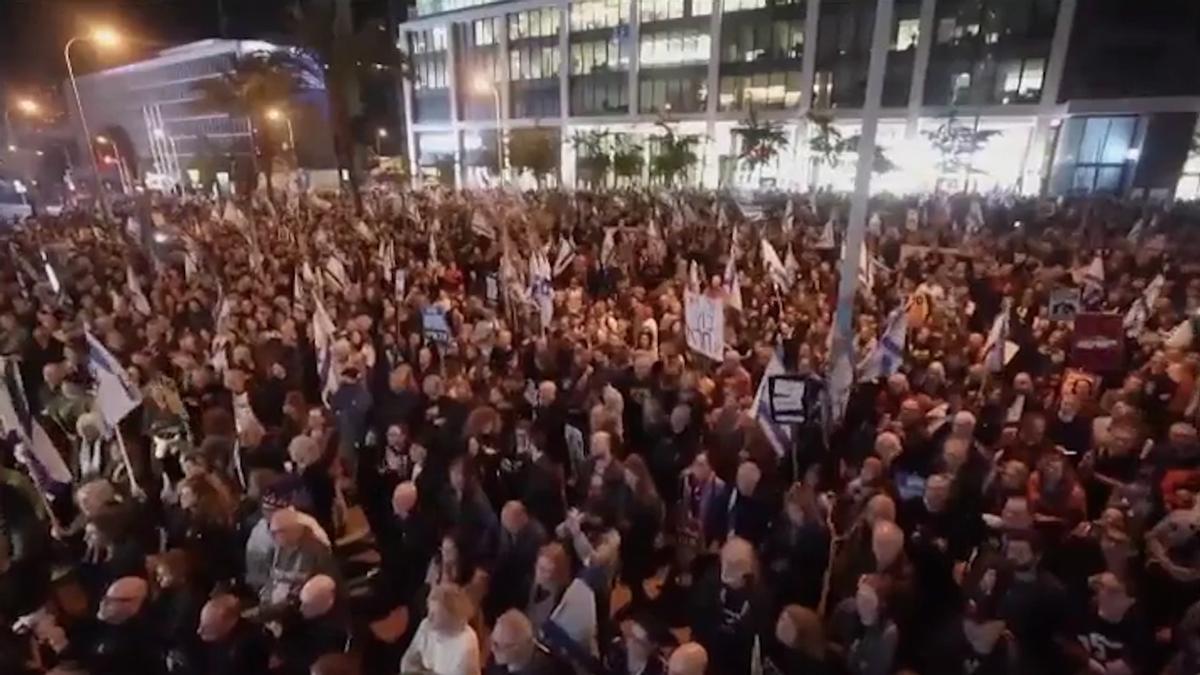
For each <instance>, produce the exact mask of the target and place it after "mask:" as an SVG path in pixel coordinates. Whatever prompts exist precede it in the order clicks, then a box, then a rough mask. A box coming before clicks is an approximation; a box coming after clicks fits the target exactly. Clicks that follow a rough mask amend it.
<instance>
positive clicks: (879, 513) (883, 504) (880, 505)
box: [863, 494, 896, 527]
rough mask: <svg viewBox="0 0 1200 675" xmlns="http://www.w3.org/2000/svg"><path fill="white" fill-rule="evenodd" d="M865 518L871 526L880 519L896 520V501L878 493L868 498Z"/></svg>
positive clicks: (864, 513)
mask: <svg viewBox="0 0 1200 675" xmlns="http://www.w3.org/2000/svg"><path fill="white" fill-rule="evenodd" d="M863 518H865V519H866V521H867V524H868V525H870V526H871V527H874V526H875V524H876V523H878V522H880V521H888V522H896V502H894V501H892V498H891V497H889V496H887V495H885V494H877V495H875V496H874V497H871V498H870V499H869V500H867V507H866V509H865V510H864V512H863Z"/></svg>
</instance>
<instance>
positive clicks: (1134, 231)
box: [1126, 218, 1146, 244]
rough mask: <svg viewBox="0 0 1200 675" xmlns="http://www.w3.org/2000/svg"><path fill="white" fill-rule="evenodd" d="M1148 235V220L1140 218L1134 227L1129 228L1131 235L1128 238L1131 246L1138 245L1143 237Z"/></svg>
mask: <svg viewBox="0 0 1200 675" xmlns="http://www.w3.org/2000/svg"><path fill="white" fill-rule="evenodd" d="M1145 233H1146V219H1145V218H1138V219H1137V222H1135V223H1134V224H1133V227H1131V228H1129V234H1128V235H1127V236H1126V238H1128V239H1129V242H1130V243H1131V244H1137V243H1138V242H1140V241H1141V240H1142V235H1143V234H1145Z"/></svg>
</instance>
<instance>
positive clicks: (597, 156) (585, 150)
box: [571, 129, 613, 189]
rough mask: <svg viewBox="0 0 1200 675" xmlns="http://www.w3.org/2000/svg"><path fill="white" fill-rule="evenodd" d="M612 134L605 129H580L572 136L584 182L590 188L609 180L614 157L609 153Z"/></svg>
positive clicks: (577, 165)
mask: <svg viewBox="0 0 1200 675" xmlns="http://www.w3.org/2000/svg"><path fill="white" fill-rule="evenodd" d="M611 138H612V134H610V133H609V132H608V131H606V130H604V129H592V130H591V131H579V132H576V133H575V135H574V136H573V137H571V145H572V146H574V148H575V153H576V156H577V157H578V159H576V161H575V166H576V167H578V169H579V173H580V177H581V178H582V179H583V183H584V184H585V185H587V186H588V187H590V188H593V189H594V188H596V187H599V186H602V185H604V184H605V183H607V182H608V171H609V169H610V168H611V167H612V163H613V158H612V157H611V156H610V155H609V152H608V149H609V140H610V139H611Z"/></svg>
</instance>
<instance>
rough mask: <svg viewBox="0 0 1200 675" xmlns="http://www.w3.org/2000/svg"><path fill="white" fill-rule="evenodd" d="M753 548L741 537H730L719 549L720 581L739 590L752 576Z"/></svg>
mask: <svg viewBox="0 0 1200 675" xmlns="http://www.w3.org/2000/svg"><path fill="white" fill-rule="evenodd" d="M754 563H755V556H754V546H752V545H751V544H750V542H748V541H746V540H745V539H742V538H741V537H730V538H729V541H727V542H725V545H724V546H722V547H721V581H722V582H723V583H724V584H726V585H727V586H731V587H733V588H741V587H742V586H745V585H746V583H747V582H748V581H749V579H750V577H752V576H753V575H754Z"/></svg>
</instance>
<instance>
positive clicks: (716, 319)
mask: <svg viewBox="0 0 1200 675" xmlns="http://www.w3.org/2000/svg"><path fill="white" fill-rule="evenodd" d="M684 318H685V322H686V327H687V344H688V347H689V348H691V349H694V350H695V351H697V352H700V353H701V354H703V355H705V356H707V357H708V358H710V359H713V360H714V361H721V360H723V359H724V358H725V302H724V301H722V300H720V299H719V298H710V297H709V296H707V295H701V294H700V293H693V292H691V291H688V292H687V293H686V294H685V296H684Z"/></svg>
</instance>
